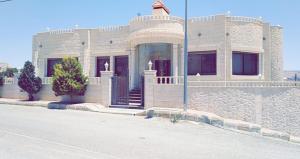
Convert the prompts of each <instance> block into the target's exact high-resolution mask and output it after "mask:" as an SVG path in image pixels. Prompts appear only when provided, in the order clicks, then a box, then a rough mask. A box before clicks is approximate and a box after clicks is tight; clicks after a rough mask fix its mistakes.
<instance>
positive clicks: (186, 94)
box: [183, 0, 188, 111]
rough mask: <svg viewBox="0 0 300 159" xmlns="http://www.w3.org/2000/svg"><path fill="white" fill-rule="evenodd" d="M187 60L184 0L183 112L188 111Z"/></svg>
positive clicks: (186, 0)
mask: <svg viewBox="0 0 300 159" xmlns="http://www.w3.org/2000/svg"><path fill="white" fill-rule="evenodd" d="M187 59H188V0H185V24H184V84H183V87H184V90H183V104H184V111H187V109H188V86H187V85H188V81H187V80H188V79H187V72H188V68H187V67H188V66H187Z"/></svg>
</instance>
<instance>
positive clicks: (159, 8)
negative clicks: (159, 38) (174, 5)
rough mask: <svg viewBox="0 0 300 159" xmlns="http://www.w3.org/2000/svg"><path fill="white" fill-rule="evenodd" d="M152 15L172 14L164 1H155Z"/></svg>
mask: <svg viewBox="0 0 300 159" xmlns="http://www.w3.org/2000/svg"><path fill="white" fill-rule="evenodd" d="M152 7H153V11H152V15H164V16H167V15H169V14H170V10H169V9H168V8H167V7H166V6H165V4H164V2H163V0H155V1H154V3H153V5H152Z"/></svg>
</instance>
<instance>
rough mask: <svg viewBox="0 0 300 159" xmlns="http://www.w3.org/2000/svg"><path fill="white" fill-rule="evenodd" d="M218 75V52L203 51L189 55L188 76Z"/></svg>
mask: <svg viewBox="0 0 300 159" xmlns="http://www.w3.org/2000/svg"><path fill="white" fill-rule="evenodd" d="M198 73H199V74H200V75H216V74H217V53H216V51H203V52H193V53H189V56H188V75H197V74H198Z"/></svg>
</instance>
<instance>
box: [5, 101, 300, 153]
mask: <svg viewBox="0 0 300 159" xmlns="http://www.w3.org/2000/svg"><path fill="white" fill-rule="evenodd" d="M0 158H1V159H41V158H42V159H50V158H51V159H93V158H95V159H96V158H97V159H200V158H201V159H220V158H222V159H299V158H300V146H299V145H297V144H292V143H289V142H285V141H281V140H276V139H271V138H266V137H261V136H259V135H255V134H246V133H237V132H232V131H228V130H223V129H220V128H215V127H212V126H209V125H205V124H194V123H190V122H179V123H176V124H173V123H171V122H170V121H169V120H167V119H161V118H153V119H144V117H134V116H124V115H113V114H100V113H92V112H82V111H72V110H50V109H46V108H39V107H25V106H24V107H23V106H12V105H0Z"/></svg>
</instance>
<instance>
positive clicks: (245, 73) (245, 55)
mask: <svg viewBox="0 0 300 159" xmlns="http://www.w3.org/2000/svg"><path fill="white" fill-rule="evenodd" d="M235 55H240V56H241V58H242V61H241V67H242V68H241V73H237V72H235V70H236V69H235V64H236V62H235ZM251 55H252V56H253V57H250V56H251ZM246 58H256V60H255V64H256V66H255V68H254V69H256V70H255V72H253V73H251V72H250V71H246V68H247V67H249V66H250V65H248V66H246V64H247V63H246V62H249V60H246ZM259 60H260V59H259V53H255V52H241V51H233V52H232V75H235V76H258V75H259V69H260V68H259ZM248 64H249V63H248ZM250 64H251V63H250ZM253 66H254V65H253ZM253 66H250V67H253Z"/></svg>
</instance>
